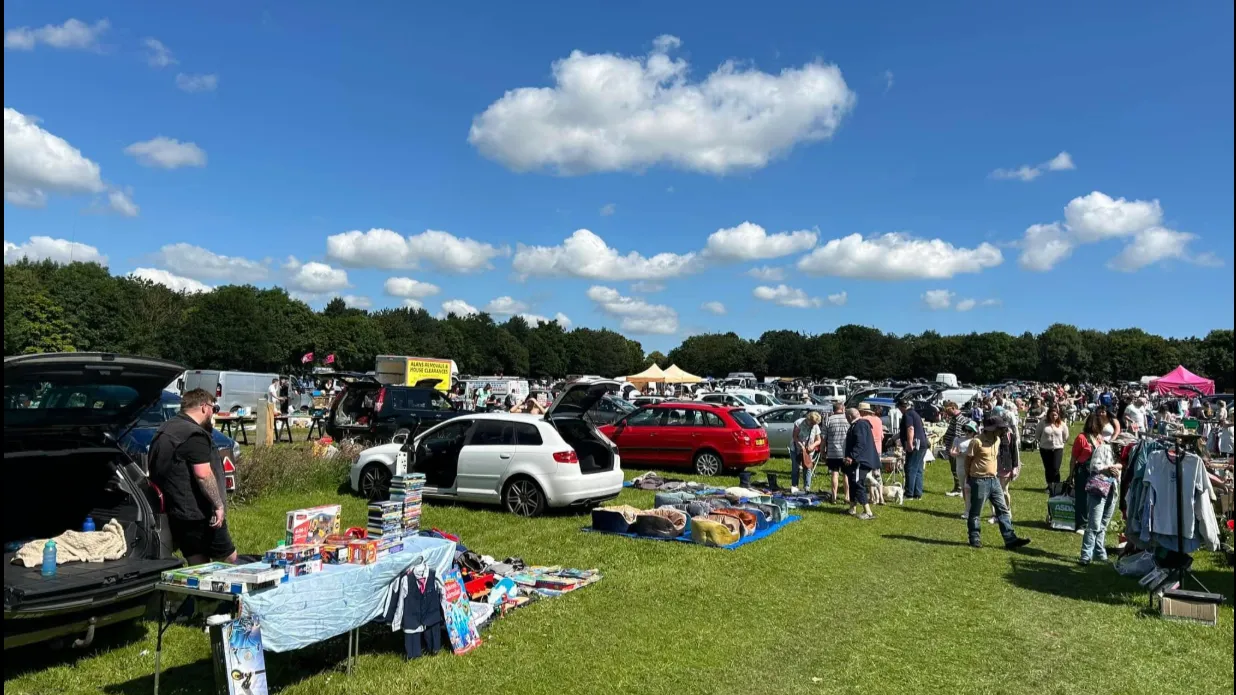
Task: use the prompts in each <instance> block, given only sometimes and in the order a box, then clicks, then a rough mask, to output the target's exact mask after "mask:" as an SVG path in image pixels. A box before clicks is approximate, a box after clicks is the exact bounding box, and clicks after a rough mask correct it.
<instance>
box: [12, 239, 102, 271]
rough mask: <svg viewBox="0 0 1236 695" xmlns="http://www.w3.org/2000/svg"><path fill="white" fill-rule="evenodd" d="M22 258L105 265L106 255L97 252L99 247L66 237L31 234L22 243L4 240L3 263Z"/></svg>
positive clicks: (13, 261)
mask: <svg viewBox="0 0 1236 695" xmlns="http://www.w3.org/2000/svg"><path fill="white" fill-rule="evenodd" d="M23 258H25V259H27V260H31V261H55V262H56V263H72V262H74V261H80V262H82V263H98V264H99V265H107V256H104V255H103V254H101V253H99V249H97V248H95V247H94V246H90V245H88V244H82V243H80V242H76V241H69V240H68V239H53V238H52V237H49V236H32V237H30V239H29V240H28V241H27V242H26V243H24V244H15V243H13V242H10V241H7V240H6V241H5V242H4V264H5V265H8V264H10V263H16V262H17V261H20V260H21V259H23Z"/></svg>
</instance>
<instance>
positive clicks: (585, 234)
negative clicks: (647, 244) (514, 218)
mask: <svg viewBox="0 0 1236 695" xmlns="http://www.w3.org/2000/svg"><path fill="white" fill-rule="evenodd" d="M511 266H512V267H513V268H514V269H515V273H516V274H517V275H518V276H519V277H520V278H521V279H523V278H528V277H533V276H541V277H553V276H568V277H578V278H586V279H589V280H662V279H665V278H671V277H677V276H679V275H683V274H686V273H689V272H691V271H692V270H694V269H695V267H696V266H697V259H696V254H694V253H685V254H676V253H658V254H657V255H655V256H652V257H648V258H646V257H644V256H641V255H640V254H639V253H637V252H635V251H632V252H630V253H628V254H626V255H625V256H624V255H622V254H620V253H618V251H617V250H615V249H613V248H610V247H609V246H608V245H607V244H606V243H605V240H604V239H602V238H601V237H599V236H597V235H596V234H593V233H592V232H590V231H589V230H587V229H579V230H576V231H575V233H574V234H572V235H571V236H569V237H567V239H566V240H564V241H563V242H562V245H561V246H525V245H523V244H519V245H518V246H517V247H516V249H515V257H514V258H513V259H512V261H511Z"/></svg>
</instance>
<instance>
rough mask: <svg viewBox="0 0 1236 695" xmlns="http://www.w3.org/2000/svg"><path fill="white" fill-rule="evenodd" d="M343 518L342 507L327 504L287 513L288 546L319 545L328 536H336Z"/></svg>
mask: <svg viewBox="0 0 1236 695" xmlns="http://www.w3.org/2000/svg"><path fill="white" fill-rule="evenodd" d="M342 517H343V507H342V506H341V505H338V504H327V505H323V506H321V507H311V508H309V509H294V510H292V511H290V512H288V523H287V537H286V539H285V540H286V542H287V544H288V545H307V544H321V543H324V542H325V541H326V538H327V537H328V536H332V535H338V533H339V528H340V522H341V521H342Z"/></svg>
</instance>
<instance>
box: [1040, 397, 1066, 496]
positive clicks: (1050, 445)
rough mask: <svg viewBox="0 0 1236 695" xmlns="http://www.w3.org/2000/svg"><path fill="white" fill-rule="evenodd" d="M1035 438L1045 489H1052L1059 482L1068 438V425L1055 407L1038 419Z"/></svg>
mask: <svg viewBox="0 0 1236 695" xmlns="http://www.w3.org/2000/svg"><path fill="white" fill-rule="evenodd" d="M1035 439H1037V440H1038V442H1039V455H1040V456H1042V457H1043V474H1044V477H1045V478H1046V479H1047V489H1048V490H1054V489H1055V486H1058V485H1059V484H1060V464H1061V463H1063V462H1064V445H1065V442H1067V441H1068V439H1069V426H1068V425H1066V424H1065V423H1064V420H1063V419H1061V417H1060V411H1059V410H1058V409H1057V408H1055V407H1053V408H1052V409H1051V410H1048V411H1047V416H1046V417H1044V418H1043V419H1042V420H1040V421H1039V431H1038V433H1037V434H1036V436H1035Z"/></svg>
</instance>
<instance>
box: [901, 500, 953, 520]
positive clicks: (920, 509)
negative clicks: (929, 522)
mask: <svg viewBox="0 0 1236 695" xmlns="http://www.w3.org/2000/svg"><path fill="white" fill-rule="evenodd" d="M897 508H898V509H901V510H904V511H907V512H913V513H915V514H927V515H929V516H938V517H940V518H941V519H956V520H957V521H961V520H962V519H961V512H942V511H940V510H938V509H926V508H924V507H915V506H913V505H904V504H899V505H897Z"/></svg>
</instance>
